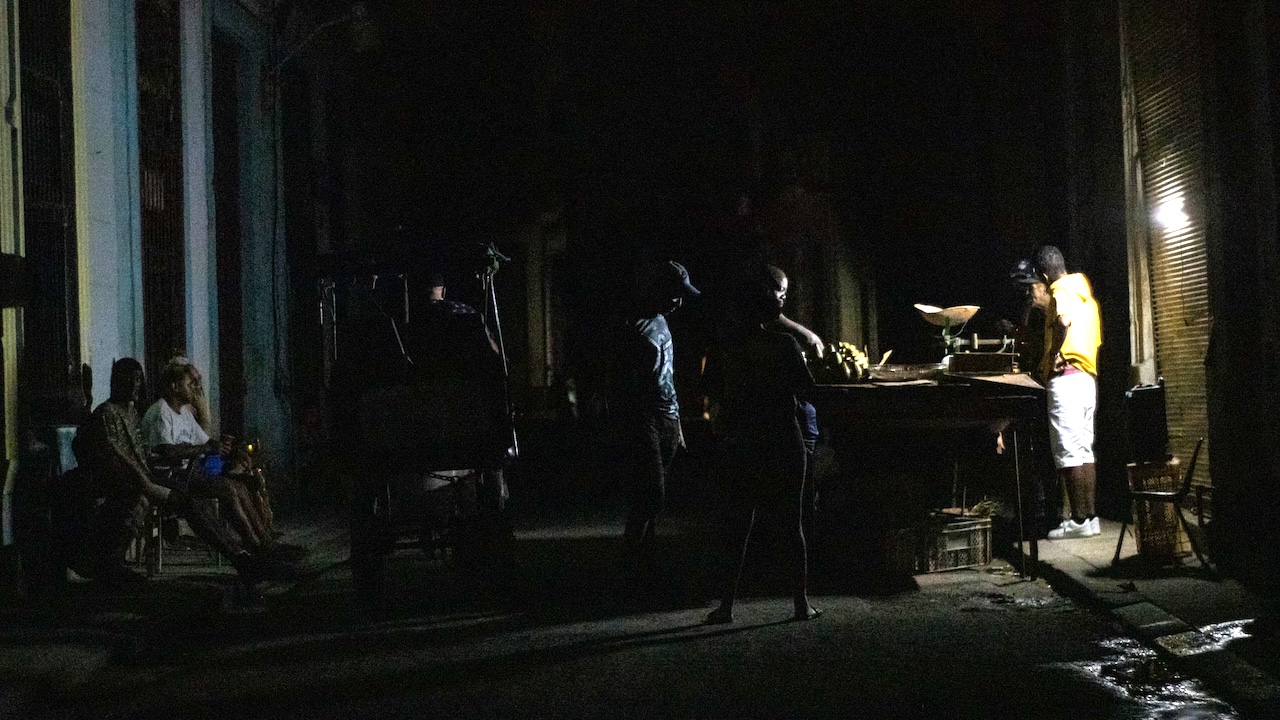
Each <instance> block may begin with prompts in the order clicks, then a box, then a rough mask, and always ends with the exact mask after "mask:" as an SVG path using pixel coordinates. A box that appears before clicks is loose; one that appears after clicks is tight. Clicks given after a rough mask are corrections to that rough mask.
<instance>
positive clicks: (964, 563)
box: [889, 513, 991, 575]
mask: <svg viewBox="0 0 1280 720" xmlns="http://www.w3.org/2000/svg"><path fill="white" fill-rule="evenodd" d="M890 545H891V546H890V549H889V556H890V562H892V563H893V565H894V567H895V568H897V569H899V570H902V571H906V572H908V573H911V574H913V575H915V574H921V573H932V572H942V571H944V570H958V569H960V568H970V567H979V566H982V565H987V564H989V563H990V562H991V518H985V517H965V516H961V517H955V516H948V515H943V514H941V513H939V514H935V515H932V516H930V517H929V519H928V520H926V521H924V522H922V523H919V524H917V525H915V526H913V527H909V528H904V529H901V530H898V531H896V532H895V533H893V535H892V537H891V542H890Z"/></svg>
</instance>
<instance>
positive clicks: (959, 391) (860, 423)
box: [809, 374, 1047, 578]
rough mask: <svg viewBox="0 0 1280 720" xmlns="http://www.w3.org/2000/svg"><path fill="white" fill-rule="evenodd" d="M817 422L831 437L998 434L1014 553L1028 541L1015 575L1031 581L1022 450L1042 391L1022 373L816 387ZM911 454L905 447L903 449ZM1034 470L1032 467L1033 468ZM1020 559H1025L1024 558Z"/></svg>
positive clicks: (1035, 550)
mask: <svg viewBox="0 0 1280 720" xmlns="http://www.w3.org/2000/svg"><path fill="white" fill-rule="evenodd" d="M809 400H810V402H812V403H813V405H814V407H815V408H817V411H818V418H819V420H820V421H821V422H822V424H823V425H824V426H826V427H829V428H830V429H831V432H832V433H833V435H835V434H839V433H842V432H859V431H861V429H864V428H868V427H870V428H874V429H876V430H878V431H890V432H891V431H892V430H893V429H894V428H904V429H908V428H909V429H913V430H920V429H923V430H934V429H936V430H938V431H940V432H949V431H956V430H966V429H973V428H981V427H987V428H989V429H990V430H991V432H992V433H993V434H995V433H997V432H1002V433H1003V434H1004V438H1005V443H1006V444H1005V448H1006V450H1012V453H1007V452H1006V455H1011V456H1012V458H1013V471H1014V472H1013V475H1014V481H1015V488H1014V490H1015V494H1016V496H1017V522H1018V551H1019V555H1020V556H1021V555H1022V550H1023V546H1024V544H1025V543H1026V542H1027V541H1028V540H1029V541H1030V543H1031V563H1030V567H1028V565H1027V563H1026V562H1025V560H1024V561H1023V562H1022V563H1021V567H1020V569H1019V572H1020V573H1021V574H1022V575H1023V576H1027V575H1030V577H1032V578H1034V577H1036V568H1037V565H1038V563H1039V559H1040V548H1039V544H1038V536H1039V533H1038V531H1036V532H1032V533H1031V535H1030V537H1028V535H1027V527H1026V523H1025V522H1024V515H1023V512H1024V510H1023V495H1024V494H1025V493H1024V491H1023V490H1024V488H1023V477H1024V474H1031V475H1034V473H1024V472H1023V462H1022V459H1023V458H1022V454H1023V446H1024V445H1028V442H1027V438H1028V437H1029V434H1030V433H1031V432H1034V430H1035V428H1036V425H1037V424H1039V425H1041V426H1043V424H1044V423H1046V422H1047V417H1046V409H1045V390H1044V388H1043V387H1042V386H1040V384H1038V383H1036V382H1035V381H1034V380H1032V379H1031V378H1030V377H1029V376H1027V375H1025V374H1008V375H964V376H961V375H941V376H939V377H937V379H933V380H916V381H906V382H866V383H857V384H851V385H819V386H817V387H816V388H815V389H814V391H813V392H812V393H811V394H810V396H809ZM904 452H910V449H909V448H907V449H904ZM1033 467H1034V466H1033ZM1024 557H1025V556H1024Z"/></svg>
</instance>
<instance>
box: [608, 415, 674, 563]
mask: <svg viewBox="0 0 1280 720" xmlns="http://www.w3.org/2000/svg"><path fill="white" fill-rule="evenodd" d="M679 442H680V421H679V420H678V419H676V418H668V417H650V418H643V419H640V420H638V421H636V422H635V423H633V424H632V426H631V427H630V428H628V430H627V432H626V433H625V437H624V439H623V446H622V449H621V452H620V453H619V458H618V459H619V461H620V462H621V467H620V471H621V473H622V474H623V477H625V478H626V484H627V526H626V531H625V533H624V538H625V539H626V540H627V542H628V544H629V545H631V546H637V545H639V544H642V543H643V542H644V540H646V539H647V538H651V537H653V534H654V523H655V520H656V519H657V517H658V513H660V512H662V505H663V502H664V501H665V499H666V491H667V477H668V475H670V473H671V463H672V461H673V460H674V459H675V455H676V448H677V446H678V445H679Z"/></svg>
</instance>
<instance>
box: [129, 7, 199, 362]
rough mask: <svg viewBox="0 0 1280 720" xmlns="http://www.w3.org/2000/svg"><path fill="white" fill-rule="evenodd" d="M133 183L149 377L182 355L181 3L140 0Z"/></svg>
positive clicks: (184, 343) (184, 330) (184, 259)
mask: <svg viewBox="0 0 1280 720" xmlns="http://www.w3.org/2000/svg"><path fill="white" fill-rule="evenodd" d="M134 12H135V20H136V23H137V43H136V44H137V54H138V70H137V73H138V178H139V188H140V191H141V231H142V313H143V314H142V318H143V339H144V342H145V343H146V360H145V365H146V370H147V377H148V378H151V379H158V378H159V371H160V368H161V367H163V366H164V363H165V361H167V360H168V359H169V358H170V357H172V356H173V354H174V353H175V352H177V351H182V350H185V348H186V336H187V333H186V315H187V304H186V255H185V242H184V236H183V205H182V82H181V77H182V75H181V47H180V35H179V18H178V0H137V2H136V3H135V10H134Z"/></svg>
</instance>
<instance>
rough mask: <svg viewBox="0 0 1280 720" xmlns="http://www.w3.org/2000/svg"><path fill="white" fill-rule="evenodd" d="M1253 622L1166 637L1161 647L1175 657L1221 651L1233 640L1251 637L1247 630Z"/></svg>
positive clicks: (1246, 621)
mask: <svg viewBox="0 0 1280 720" xmlns="http://www.w3.org/2000/svg"><path fill="white" fill-rule="evenodd" d="M1251 622H1253V620H1231V621H1229V622H1222V623H1216V624H1214V625H1205V626H1204V627H1202V628H1200V629H1199V630H1192V631H1190V632H1184V633H1178V634H1176V635H1166V636H1164V637H1162V638H1160V646H1161V647H1163V648H1164V649H1166V650H1168V651H1169V652H1171V653H1173V654H1174V655H1179V656H1186V655H1199V654H1200V653H1206V652H1212V651H1214V650H1221V649H1223V648H1224V647H1226V646H1227V643H1229V642H1231V641H1232V640H1242V639H1244V638H1247V637H1249V632H1248V630H1247V629H1246V628H1247V627H1248V625H1249V623H1251Z"/></svg>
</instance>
